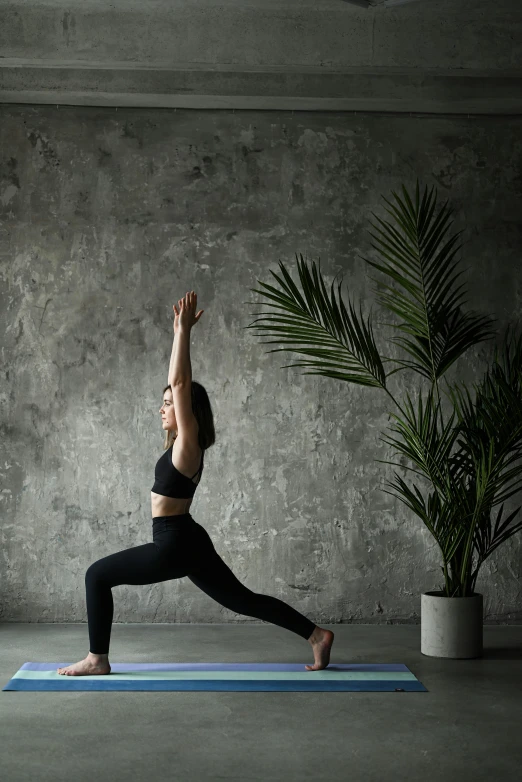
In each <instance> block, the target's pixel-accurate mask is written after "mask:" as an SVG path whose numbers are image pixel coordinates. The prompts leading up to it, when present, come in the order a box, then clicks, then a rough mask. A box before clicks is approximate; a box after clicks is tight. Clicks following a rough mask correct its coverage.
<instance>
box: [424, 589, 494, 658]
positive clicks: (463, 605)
mask: <svg viewBox="0 0 522 782" xmlns="http://www.w3.org/2000/svg"><path fill="white" fill-rule="evenodd" d="M482 616H483V613H482V595H480V594H478V593H477V592H476V593H475V594H474V595H472V596H471V597H446V596H445V595H444V592H425V593H424V594H422V595H421V652H422V654H425V655H427V656H428V657H452V658H455V659H469V658H472V657H482Z"/></svg>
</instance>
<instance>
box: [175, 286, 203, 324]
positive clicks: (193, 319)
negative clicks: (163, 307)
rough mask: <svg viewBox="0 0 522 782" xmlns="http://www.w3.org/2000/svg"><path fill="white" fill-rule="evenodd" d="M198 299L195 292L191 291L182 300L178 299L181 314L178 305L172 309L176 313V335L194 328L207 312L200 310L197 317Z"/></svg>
mask: <svg viewBox="0 0 522 782" xmlns="http://www.w3.org/2000/svg"><path fill="white" fill-rule="evenodd" d="M197 300H198V297H197V295H196V294H195V293H194V291H190V293H187V295H186V296H184V297H183V298H182V299H178V307H179V312H178V310H177V309H176V305H175V304H173V305H172V307H173V309H174V312H175V316H174V334H177V333H178V331H179V330H180V329H185V330H187V329H188V330H189V331H190V329H191V328H192V326H193V325H194V324H195V323H197V322H198V320H199V319H200V317H201V316H202V314H203V313H204V312H205V310H200V311H199V312H198V314H197V315H196V304H197Z"/></svg>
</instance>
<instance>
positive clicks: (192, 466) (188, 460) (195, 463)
mask: <svg viewBox="0 0 522 782" xmlns="http://www.w3.org/2000/svg"><path fill="white" fill-rule="evenodd" d="M172 464H173V465H174V466H175V468H176V470H179V472H181V473H183V475H186V476H187V478H190V477H191V476H193V475H194V473H196V472H197V471H198V468H199V465H200V464H201V448H200V447H199V446H197V447H196V449H195V450H193V451H192V450H191V451H188V450H187V449H186V448H185V449H183V450H181V449H180V448H179V447H178V446H177V443H176V442H174V445H173V446H172ZM200 479H201V473H199V474H198V475H196V477H195V478H194V480H193V481H192V483H193V484H194V485H195V486H197V485H198V483H199V481H200ZM192 500H193V498H192V497H188V498H186V499H183V498H181V497H180V498H178V499H176V498H175V497H164V496H163V494H156V492H154V491H151V493H150V504H151V513H152V518H153V519H154V518H156V516H179V515H181V514H182V513H188V512H189V508H190V506H191V505H192Z"/></svg>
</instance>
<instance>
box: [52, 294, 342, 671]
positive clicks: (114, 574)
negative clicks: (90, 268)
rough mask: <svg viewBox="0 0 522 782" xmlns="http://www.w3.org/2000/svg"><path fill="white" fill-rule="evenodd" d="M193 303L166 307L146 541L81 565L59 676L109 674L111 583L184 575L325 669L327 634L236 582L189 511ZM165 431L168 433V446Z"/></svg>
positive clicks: (197, 397)
mask: <svg viewBox="0 0 522 782" xmlns="http://www.w3.org/2000/svg"><path fill="white" fill-rule="evenodd" d="M196 303H197V296H196V294H195V293H194V291H191V292H190V293H187V295H186V296H185V297H184V298H183V299H179V301H178V307H179V312H178V310H177V308H176V305H175V304H174V305H173V309H174V313H175V316H174V344H173V346H172V356H171V361H170V368H169V385H168V386H166V388H165V389H164V391H163V394H164V398H163V405H162V407H161V409H160V413H161V416H162V426H163V428H164V430H165V431H166V433H167V434H166V439H165V444H164V447H165V449H166V450H165V453H164V454H163V456H161V457H160V459H159V460H158V462H157V464H156V470H155V483H154V486H153V487H152V491H151V504H152V543H145V544H144V545H143V546H134V547H133V548H128V549H125V550H124V551H119V552H117V553H116V554H110V555H109V556H107V557H104V558H103V559H99V560H98V561H97V562H94V563H93V564H92V565H90V567H89V568H88V569H87V572H86V574H85V587H86V596H87V615H88V626H89V642H90V646H89V649H90V651H89V654H88V655H87V657H86V658H85V659H84V660H81V661H80V662H77V663H75V664H74V665H69V666H67V667H66V668H58V669H57V672H58V673H59V674H63V675H66V676H88V675H97V676H98V675H100V674H106V673H107V674H108V673H110V672H111V666H110V665H109V643H110V635H111V627H112V618H113V611H114V604H113V599H112V591H111V590H112V587H114V586H119V585H120V584H156V583H159V582H160V581H169V580H171V579H174V578H183V577H184V576H188V578H190V580H191V581H192V582H193V583H194V584H196V586H198V587H199V588H200V589H202V590H203V592H205V593H206V594H207V595H209V596H210V597H212V598H213V599H214V600H217V602H218V603H221V605H224V606H225V607H226V608H228V609H230V610H231V611H234V612H235V613H238V614H245V615H246V616H255V617H256V618H258V619H262V620H263V621H265V622H271V623H272V624H276V625H279V626H280V627H285V628H286V629H287V630H291V631H292V632H294V633H297V635H300V636H301V637H302V638H305V639H306V640H308V642H309V643H310V644H311V645H312V648H313V650H314V659H315V662H314V665H306V666H305V668H306V670H307V671H318V670H321V669H322V668H326V666H327V665H328V663H329V661H330V649H331V646H332V643H333V639H334V634H333V633H332V632H331V631H330V630H325V629H323V628H321V627H318V626H317V625H315V624H314V623H313V622H311V621H310V620H309V619H307V618H306V617H305V616H303V614H300V613H299V611H296V610H295V609H294V608H292V607H291V606H289V605H288V604H287V603H284V602H283V601H282V600H279V599H278V598H276V597H270V596H269V595H261V594H257V593H255V592H252V591H251V590H250V589H248V588H247V587H246V586H244V585H243V584H241V582H240V581H238V579H237V578H236V577H235V575H234V574H233V573H232V571H231V570H230V568H229V567H228V566H227V565H226V564H225V562H223V560H222V559H221V557H220V556H219V554H218V553H217V552H216V550H215V548H214V546H213V544H212V541H211V539H210V537H209V535H208V533H207V531H206V530H205V529H204V527H202V526H201V525H200V524H198V523H197V522H196V521H194V519H193V518H192V516H191V514H190V513H189V508H190V505H191V502H192V498H193V496H194V492H195V491H196V486H197V485H198V483H199V480H200V478H201V472H202V469H203V454H204V451H205V449H206V448H208V447H209V446H211V445H213V443H214V442H215V432H214V424H213V416H212V409H211V406H210V402H209V399H208V395H207V393H206V391H205V389H204V388H203V386H201V385H200V384H199V383H196V382H195V381H193V380H192V369H191V365H190V355H189V346H190V331H191V329H192V328H193V326H194V325H195V324H196V323H197V322H198V320H199V319H200V317H201V315H202V314H203V312H204V310H200V311H199V312H198V314H197V315H196ZM176 336H177V339H176ZM172 434H173V435H174V439H173V440H172V444H171V445H170V447H169V441H170V439H171V435H172ZM189 476H190V477H189ZM196 476H198V479H197V481H195V480H194V478H196Z"/></svg>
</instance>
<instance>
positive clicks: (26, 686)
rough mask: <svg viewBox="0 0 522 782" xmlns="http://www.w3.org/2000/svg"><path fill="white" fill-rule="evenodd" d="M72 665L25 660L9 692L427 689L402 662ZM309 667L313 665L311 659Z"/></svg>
mask: <svg viewBox="0 0 522 782" xmlns="http://www.w3.org/2000/svg"><path fill="white" fill-rule="evenodd" d="M67 665H71V663H62V662H57V663H31V662H28V663H24V664H23V665H22V667H21V668H20V669H19V670H18V671H17V672H16V673H15V675H14V676H13V678H12V679H11V681H9V682H8V683H7V684H6V686H5V687H3V688H2V691H4V690H25V691H28V690H30V691H32V692H35V691H38V692H42V691H44V690H45V691H49V690H59V691H60V692H72V691H74V692H77V691H78V690H91V691H94V690H96V691H97V690H118V691H129V690H147V691H157V690H177V691H179V690H183V691H187V690H191V691H200V692H201V691H205V692H215V691H227V692H231V691H232V692H239V691H245V692H322V691H325V692H428V690H427V689H426V687H424V685H423V684H421V682H420V681H419V680H418V679H417V677H416V676H414V674H413V673H412V672H411V671H410V670H409V668H408V667H407V666H406V665H403V664H402V663H331V664H330V665H329V666H328V668H324V669H323V670H322V671H307V670H305V667H304V666H305V663H111V672H110V674H104V675H101V676H65V675H62V674H59V673H56V669H57V668H63V667H65V666H67ZM307 665H310V663H307Z"/></svg>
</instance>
